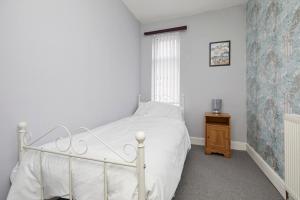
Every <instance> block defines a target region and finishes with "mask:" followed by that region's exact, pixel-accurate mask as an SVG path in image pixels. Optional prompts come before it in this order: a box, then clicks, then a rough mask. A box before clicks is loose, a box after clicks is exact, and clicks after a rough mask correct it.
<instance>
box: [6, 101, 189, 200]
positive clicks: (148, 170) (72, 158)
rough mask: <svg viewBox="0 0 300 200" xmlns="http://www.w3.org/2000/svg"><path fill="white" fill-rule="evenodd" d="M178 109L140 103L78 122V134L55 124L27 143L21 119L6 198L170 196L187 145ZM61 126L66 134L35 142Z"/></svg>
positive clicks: (132, 199) (154, 199) (137, 199)
mask: <svg viewBox="0 0 300 200" xmlns="http://www.w3.org/2000/svg"><path fill="white" fill-rule="evenodd" d="M182 111H183V106H174V105H170V104H164V103H157V102H139V107H138V109H137V111H136V112H135V114H134V115H133V116H131V117H128V118H124V119H121V120H119V121H116V122H113V123H110V124H107V125H105V126H101V127H98V128H95V129H93V130H89V129H87V128H84V127H81V128H80V130H81V132H80V133H79V134H73V131H70V130H69V129H68V128H67V127H65V126H63V125H58V126H56V127H55V128H53V129H51V130H50V131H48V132H47V133H46V134H44V135H43V136H41V137H40V138H37V139H36V140H34V141H32V142H31V143H29V142H26V141H25V138H26V134H27V125H26V123H20V124H19V126H18V134H19V164H18V165H17V166H16V169H15V171H16V173H15V174H13V178H12V186H11V189H10V191H9V194H8V197H7V199H8V200H37V199H51V198H54V197H62V198H67V199H70V200H72V199H76V200H97V199H99V200H100V199H105V200H108V199H109V200H146V199H147V200H171V199H172V198H173V196H174V194H175V191H176V188H177V186H178V184H179V181H180V178H181V173H182V170H183V166H184V162H185V159H186V155H187V152H188V151H189V149H190V147H191V144H190V138H189V134H188V131H187V128H186V126H185V122H184V119H183V112H182ZM59 128H60V129H63V130H65V132H66V133H67V134H68V137H65V138H58V139H57V140H55V141H53V142H50V143H47V144H44V145H41V146H35V145H34V144H35V143H36V142H37V141H39V140H40V139H41V138H44V137H46V136H49V135H51V134H52V132H53V131H55V130H56V129H59ZM141 131H143V132H141Z"/></svg>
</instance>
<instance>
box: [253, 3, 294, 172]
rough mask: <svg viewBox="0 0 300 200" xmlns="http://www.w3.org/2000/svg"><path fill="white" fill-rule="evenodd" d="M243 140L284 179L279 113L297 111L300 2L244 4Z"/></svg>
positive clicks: (281, 130) (281, 117)
mask: <svg viewBox="0 0 300 200" xmlns="http://www.w3.org/2000/svg"><path fill="white" fill-rule="evenodd" d="M247 107H248V108H247V120H248V121H247V124H248V130H247V133H248V134H247V135H248V136H247V137H248V143H249V144H250V145H251V146H252V147H253V148H254V149H255V150H256V151H257V152H258V153H259V154H260V155H261V156H262V158H263V159H264V160H265V161H266V162H267V163H268V164H269V165H270V166H271V167H272V168H273V169H274V170H275V171H276V172H277V173H278V174H279V175H280V176H281V177H282V178H284V135H283V134H284V133H283V115H284V113H285V112H287V111H288V110H289V111H291V110H292V111H293V112H294V113H299V114H300V0H249V2H248V4H247Z"/></svg>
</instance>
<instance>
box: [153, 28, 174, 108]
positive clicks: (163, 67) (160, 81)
mask: <svg viewBox="0 0 300 200" xmlns="http://www.w3.org/2000/svg"><path fill="white" fill-rule="evenodd" d="M152 100H153V101H158V102H165V103H172V104H179V103H180V35H179V33H178V32H174V33H167V34H160V35H155V36H154V37H153V40H152Z"/></svg>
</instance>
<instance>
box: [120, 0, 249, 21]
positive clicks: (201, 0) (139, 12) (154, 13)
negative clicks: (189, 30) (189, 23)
mask: <svg viewBox="0 0 300 200" xmlns="http://www.w3.org/2000/svg"><path fill="white" fill-rule="evenodd" d="M122 1H123V2H124V4H125V5H126V6H127V7H128V9H129V10H130V11H131V12H132V14H133V15H134V16H135V17H136V18H137V20H139V21H140V23H141V24H144V25H145V24H151V23H155V22H160V21H167V20H174V19H178V18H184V17H189V16H193V15H198V14H202V13H206V12H213V11H218V10H223V9H227V8H231V7H236V6H242V5H246V4H247V2H248V0H122ZM168 1H172V4H168V3H169V2H168ZM182 2H185V3H184V6H185V8H184V9H183V8H182V5H181V4H182ZM195 2H196V3H195ZM220 2H222V3H220Z"/></svg>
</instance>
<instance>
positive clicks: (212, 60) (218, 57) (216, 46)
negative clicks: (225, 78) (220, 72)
mask: <svg viewBox="0 0 300 200" xmlns="http://www.w3.org/2000/svg"><path fill="white" fill-rule="evenodd" d="M230 64H231V41H230V40H227V41H219V42H211V43H209V66H210V67H218V66H230Z"/></svg>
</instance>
